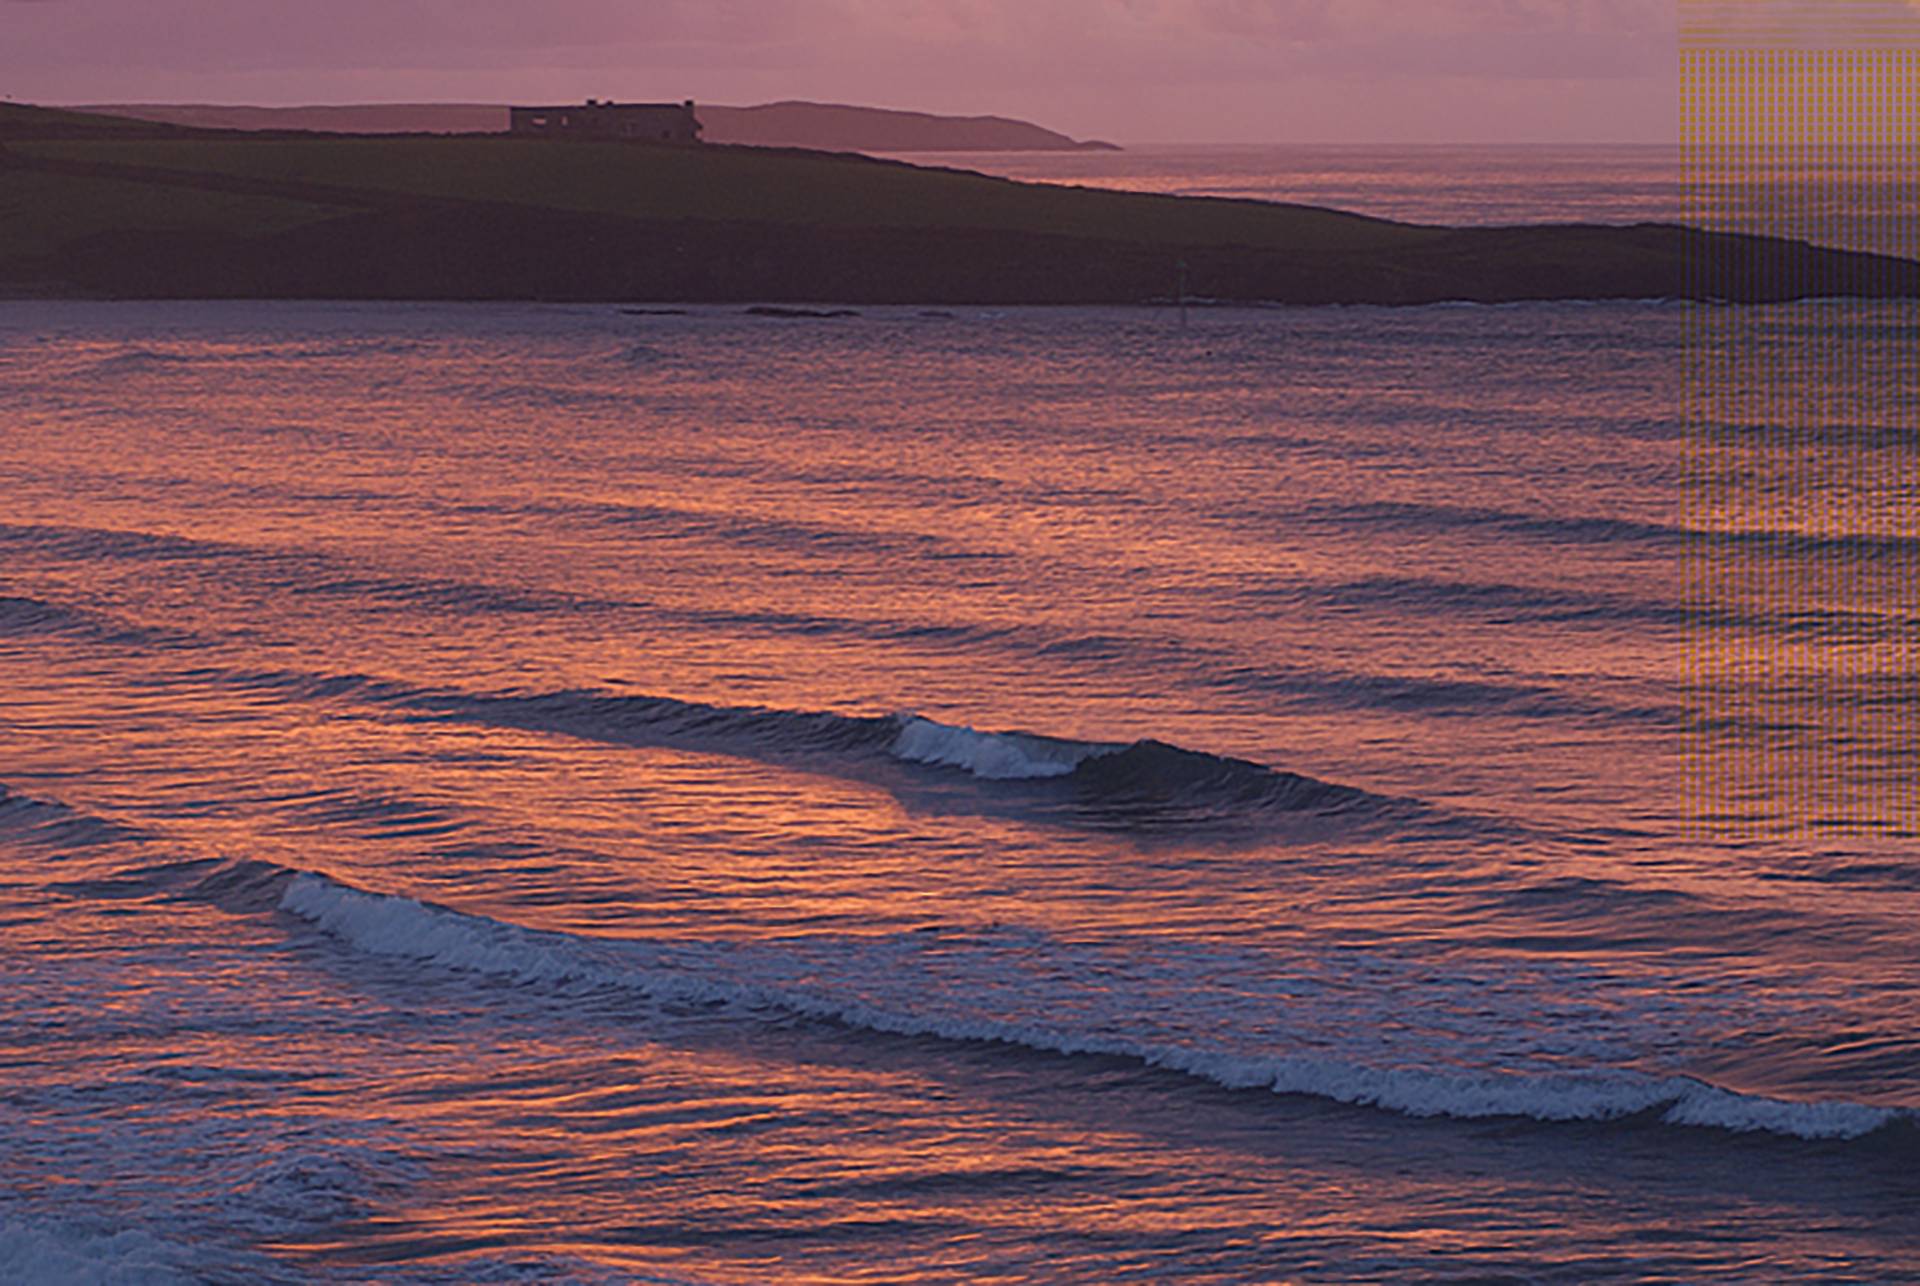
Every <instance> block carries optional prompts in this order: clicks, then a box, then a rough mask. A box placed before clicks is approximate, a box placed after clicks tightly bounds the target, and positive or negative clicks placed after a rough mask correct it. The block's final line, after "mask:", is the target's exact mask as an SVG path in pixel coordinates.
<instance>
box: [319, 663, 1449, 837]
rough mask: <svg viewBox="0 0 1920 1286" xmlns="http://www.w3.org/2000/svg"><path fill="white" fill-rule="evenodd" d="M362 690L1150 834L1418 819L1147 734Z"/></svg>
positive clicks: (1390, 802) (540, 726) (586, 698)
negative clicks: (934, 779)
mask: <svg viewBox="0 0 1920 1286" xmlns="http://www.w3.org/2000/svg"><path fill="white" fill-rule="evenodd" d="M350 690H351V689H350V688H342V687H340V686H339V685H338V683H335V684H334V685H332V686H331V687H330V688H329V691H331V692H334V693H337V694H345V693H346V692H347V691H350ZM363 692H364V695H367V696H370V697H374V698H375V699H379V700H383V701H385V702H388V703H391V704H398V705H402V706H406V707H408V708H410V709H413V710H417V711H425V712H431V713H435V714H438V715H440V716H442V717H445V718H451V719H464V720H471V721H474V722H481V723H498V724H504V725H507V726H511V727H517V728H530V729H535V730H541V731H549V732H559V733H563V734H566V735H570V736H578V737H583V738H588V739H592V740H599V741H611V742H615V743H619V744H630V745H657V746H668V747H672V748H679V749H691V750H703V751H711V752H717V753H722V754H731V755H736V756H739V757H742V758H749V759H758V760H761V761H763V762H772V763H776V764H780V765H783V766H789V767H797V768H800V769H802V770H805V771H813V772H822V773H827V774H832V775H842V776H850V777H854V778H856V779H860V780H867V781H875V782H877V784H881V785H886V786H893V785H900V784H903V783H900V782H899V781H898V779H897V778H895V777H891V776H889V775H886V774H879V775H876V773H875V772H874V771H873V769H874V765H875V764H876V763H884V762H891V763H893V764H895V765H902V764H904V765H912V766H916V767H921V768H931V769H936V770H940V769H945V770H954V771H958V772H961V773H964V774H966V775H967V776H969V777H971V778H973V779H975V780H976V781H978V782H980V783H984V784H985V786H986V787H987V788H988V789H989V790H990V791H991V790H992V789H993V788H996V787H997V788H999V792H998V794H997V795H994V796H991V798H996V799H998V801H999V802H1000V803H1001V804H1002V805H1004V806H1008V807H1015V808H1024V809H1028V810H1032V811H1035V812H1039V813H1042V814H1045V815H1048V816H1051V817H1053V818H1055V819H1062V818H1069V817H1071V818H1073V819H1075V820H1080V821H1087V820H1097V821H1100V822H1102V823H1113V822H1121V823H1124V824H1126V825H1129V826H1146V827H1151V826H1156V825H1174V826H1194V825H1219V824H1223V823H1233V822H1240V823H1248V822H1253V821H1257V820H1260V819H1261V818H1262V817H1263V816H1264V817H1266V818H1267V820H1276V818H1275V817H1274V815H1275V814H1289V815H1299V814H1309V813H1310V814H1314V815H1326V814H1332V813H1341V814H1346V815H1349V816H1351V815H1353V814H1357V813H1362V812H1364V813H1367V814H1369V815H1370V816H1372V817H1374V818H1376V819H1379V820H1396V819H1397V820H1410V819H1411V818H1412V817H1413V816H1414V815H1415V814H1417V813H1422V812H1423V811H1426V810H1422V809H1421V808H1420V807H1419V806H1418V805H1415V804H1413V803H1412V802H1411V801H1406V800H1394V799H1388V798H1386V797H1384V796H1377V795H1372V794H1369V793H1368V792H1366V791H1363V790H1359V789H1356V788H1354V787H1349V786H1342V785H1338V784H1335V783H1331V782H1325V781H1320V780H1318V779H1316V778H1312V777H1307V776H1303V775H1300V774H1297V773H1290V772H1285V771H1282V770H1279V769H1275V768H1269V767H1267V766H1265V765H1263V764H1257V763H1254V762H1252V761H1250V760H1245V759H1235V758H1231V757H1228V756H1223V755H1215V754H1210V753H1208V752H1205V751H1199V750H1188V749H1185V748H1182V747H1180V746H1175V745H1170V744H1168V743H1166V742H1163V741H1157V740H1153V739H1146V740H1141V741H1134V742H1125V743H1122V742H1095V741H1074V740H1069V739H1066V738H1060V737H1049V736H1044V735H1042V734H1039V733H1032V732H1023V731H1005V732H983V731H980V730H978V729H975V728H969V727H965V726H962V725H958V724H947V723H940V722H937V721H935V720H933V719H928V718H925V717H923V716H921V715H917V714H911V713H905V714H893V715H881V716H874V715H842V714H833V713H827V712H820V711H799V710H779V709H771V708H767V707H761V706H745V707H739V706H716V705H706V704H702V703H699V702H691V701H680V700H676V699H674V698H671V697H657V696H611V695H607V694H602V693H594V692H584V691H567V692H556V693H547V694H539V695H532V696H477V695H470V694H464V693H450V692H425V691H421V692H402V691H397V690H395V689H393V688H392V687H390V686H389V687H387V688H385V689H384V691H378V692H377V690H375V689H373V688H371V687H369V688H367V689H364V690H363ZM948 802H949V803H951V802H952V801H951V800H949V801H948Z"/></svg>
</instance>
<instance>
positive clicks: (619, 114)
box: [509, 98, 700, 143]
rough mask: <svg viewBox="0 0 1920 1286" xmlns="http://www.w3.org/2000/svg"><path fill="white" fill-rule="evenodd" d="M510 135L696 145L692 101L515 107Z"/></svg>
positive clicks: (697, 131)
mask: <svg viewBox="0 0 1920 1286" xmlns="http://www.w3.org/2000/svg"><path fill="white" fill-rule="evenodd" d="M509 110H510V111H511V113H512V122H513V123H512V125H511V127H510V128H511V132H512V133H515V134H522V135H527V136H529V137H534V138H590V139H609V138H625V139H643V140H645V141H647V142H650V143H698V142H699V141H700V121H699V118H697V117H696V116H695V115H694V114H693V100H692V99H691V98H689V99H688V100H687V101H686V102H684V103H610V102H601V101H599V100H597V99H592V98H589V99H588V100H587V101H586V103H585V105H584V106H582V105H579V104H575V105H573V106H571V107H515V108H511V109H509Z"/></svg>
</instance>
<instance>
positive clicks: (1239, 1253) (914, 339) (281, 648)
mask: <svg viewBox="0 0 1920 1286" xmlns="http://www.w3.org/2000/svg"><path fill="white" fill-rule="evenodd" d="M1729 319H1737V320H1729ZM1914 332H1915V319H1914V317H1913V315H1912V312H1911V309H1910V308H1908V307H1906V306H1904V305H1872V306H1866V305H1855V304H1842V303H1815V304H1807V305H1798V306H1792V307H1781V308H1769V309H1759V310H1750V311H1743V312H1734V311H1730V310H1709V311H1705V312H1696V311H1695V310H1691V309H1688V308H1684V307H1676V306H1668V305H1660V304H1637V305H1606V306H1582V305H1538V306H1525V307H1511V308H1474V307H1436V308H1420V309H1408V310H1381V309H1364V308H1360V309H1337V308H1329V309H1308V310H1275V311H1259V310H1202V311H1198V312H1196V313H1195V314H1194V315H1193V317H1192V318H1191V320H1190V321H1189V323H1188V324H1187V325H1186V326H1185V327H1184V328H1183V327H1182V326H1181V325H1180V324H1179V321H1178V319H1177V318H1176V317H1175V316H1173V315H1172V314H1171V313H1170V312H1167V311H1154V310H1118V309H1013V310H1003V311H983V310H970V309H969V310H917V309H876V310H869V311H867V312H866V313H865V314H864V315H862V316H860V317H855V318H842V319H836V320H831V321H787V320H777V319H770V318H765V317H752V316H745V315H743V314H741V313H740V312H739V311H737V310H733V309H726V308H696V309H692V310H690V311H689V312H687V313H686V314H684V315H656V316H634V315H627V314H623V313H622V312H620V311H619V310H618V309H614V308H605V307H543V306H533V305H528V306H514V307H502V306H437V305H418V306H358V305H329V304H248V303H200V304H190V303H176V304H105V303H73V304H62V303H50V302H33V303H13V304H0V389H4V402H3V403H0V435H4V436H3V442H4V451H0V498H3V500H0V782H3V783H4V791H5V793H4V796H0V965H3V966H4V971H5V973H4V991H0V997H4V999H0V1015H3V1016H4V1021H3V1022H0V1058H3V1059H4V1065H5V1068H6V1072H5V1078H4V1092H0V1156H4V1157H5V1159H6V1165H5V1171H4V1179H3V1180H0V1278H5V1279H8V1280H62V1281H67V1280H72V1281H101V1282H135V1281H137V1282H146V1281H172V1280H179V1281H215V1282H249V1283H251V1282H272V1281H286V1282H295V1281H310V1280H319V1281H399V1282H420V1281H424V1282H436V1281H522V1280H567V1281H574V1280H583V1281H594V1280H608V1281H624V1280H661V1281H722V1282H725V1281H766V1280H787V1279H809V1280H927V1281H980V1280H1026V1279H1048V1280H1084V1281H1099V1282H1111V1281H1121V1280H1168V1279H1177V1280H1195V1281H1221V1282H1228V1281H1234V1282H1237V1281H1254V1280H1301V1281H1353V1280H1406V1281H1425V1280H1431V1281H1541V1282H1560V1281H1565V1282H1590V1281H1598V1280H1643V1279H1647V1278H1654V1279H1669V1280H1671V1279H1712V1280H1767V1281H1783V1280H1794V1279H1804V1280H1819V1281H1829V1282H1830V1281H1888V1280H1898V1279H1902V1278H1907V1277H1910V1276H1911V1274H1912V1272H1913V1270H1914V1265H1915V1263H1916V1262H1920V1129H1917V1128H1916V1119H1915V1113H1916V1110H1920V970H1916V968H1915V963H1916V957H1917V956H1920V856H1917V848H1916V844H1917V840H1916V833H1917V831H1920V826H1917V825H1916V808H1915V792H1914V790H1913V783H1914V765H1913V757H1912V756H1913V746H1914V745H1915V744H1916V742H1917V741H1920V739H1917V738H1916V736H1915V732H1916V729H1915V723H1916V709H1917V704H1920V703H1917V702H1916V688H1915V675H1916V672H1917V670H1920V667H1917V665H1916V662H1917V661H1920V658H1917V657H1916V652H1915V649H1916V644H1915V639H1916V637H1920V634H1916V628H1915V627H1916V624H1917V623H1920V622H1917V620H1916V618H1917V616H1920V611H1917V610H1916V597H1915V591H1914V589H1913V585H1914V583H1915V580H1914V577H1913V572H1914V570H1915V561H1916V560H1915V553H1916V550H1920V529H1917V528H1916V526H1915V518H1914V515H1915V513H1916V512H1917V511H1920V510H1917V509H1916V500H1917V499H1920V497H1917V496H1916V480H1917V479H1920V469H1916V468H1915V460H1914V455H1915V448H1916V437H1915V432H1914V426H1913V424H1912V422H1911V418H1910V415H1909V414H1908V413H1907V411H1905V410H1902V409H1900V408H1910V407H1911V406H1912V405H1913V404H1914V398H1915V396H1916V389H1915V382H1916V380H1915V369H1914V365H1913V362H1912V357H1911V354H1912V352H1913V351H1914V345H1913V341H1914V337H1915V336H1914ZM1836 344H1840V345H1844V351H1845V353H1846V354H1847V362H1848V363H1849V365H1848V366H1847V371H1848V377H1847V378H1846V379H1845V380H1841V379H1838V378H1837V377H1835V376H1834V372H1833V369H1832V367H1831V366H1830V365H1825V364H1824V363H1830V362H1831V361H1832V359H1833V354H1834V352H1836V351H1838V350H1836V347H1835V345H1836ZM1728 361H1733V362H1738V363H1740V364H1741V369H1743V370H1747V371H1752V372H1758V373H1760V374H1763V375H1764V376H1765V379H1763V380H1757V381H1755V382H1754V387H1755V388H1756V389H1758V390H1759V391H1758V392H1756V393H1755V394H1754V395H1753V396H1752V397H1736V396H1731V395H1729V394H1727V393H1726V392H1725V388H1726V385H1727V382H1726V381H1725V380H1724V379H1721V380H1716V378H1715V376H1714V373H1715V372H1716V371H1719V372H1721V373H1722V374H1724V369H1725V365H1724V364H1725V362H1728ZM1716 363H1719V364H1718V365H1716ZM1703 372H1704V374H1703Z"/></svg>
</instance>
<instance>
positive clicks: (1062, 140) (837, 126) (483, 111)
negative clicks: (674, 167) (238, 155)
mask: <svg viewBox="0 0 1920 1286" xmlns="http://www.w3.org/2000/svg"><path fill="white" fill-rule="evenodd" d="M74 110H75V111H80V112H87V113H96V114H100V115H107V116H119V117H125V118H128V119H132V120H142V121H153V122H159V123H163V124H168V125H187V126H193V127H196V128H200V129H229V130H318V131H322V132H328V133H346V134H499V133H503V132H505V130H506V128H507V112H508V107H507V105H505V104H499V103H371V104H362V105H356V106H343V107H226V106H215V105H210V104H205V103H127V104H102V105H99V106H90V107H79V108H75V109H74ZM697 110H698V114H699V117H700V124H701V126H702V127H703V136H704V137H705V139H706V141H707V142H709V143H735V144H741V145H743V146H748V147H806V148H816V149H819V150H821V151H827V152H1085V151H1113V150H1117V149H1115V147H1114V145H1113V144H1112V143H1103V142H1098V141H1087V142H1082V141H1081V140H1079V139H1073V138H1069V137H1067V136H1066V135H1065V134H1060V133H1056V132H1055V131H1053V130H1050V129H1045V128H1042V127H1041V126H1039V125H1035V124H1032V123H1031V122H1028V121H1020V120H1012V119H1009V118H1007V117H1004V116H936V115H933V114H931V113H928V112H902V111H894V110H891V109H887V108H879V107H851V106H848V105H846V104H844V103H803V102H780V103H762V104H760V105H758V106H755V107H719V106H713V105H710V104H706V103H701V104H699V105H698V109H697Z"/></svg>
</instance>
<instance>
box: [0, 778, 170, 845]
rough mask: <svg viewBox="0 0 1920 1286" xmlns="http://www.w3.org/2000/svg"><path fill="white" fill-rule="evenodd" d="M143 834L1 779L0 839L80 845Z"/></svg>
mask: <svg viewBox="0 0 1920 1286" xmlns="http://www.w3.org/2000/svg"><path fill="white" fill-rule="evenodd" d="M146 838H148V836H147V834H146V832H144V831H141V830H139V829H137V828H135V827H132V826H127V825H125V824H123V823H121V822H116V821H112V820H110V819H108V818H105V817H95V816H93V815H92V814H90V813H83V812H80V811H79V810H77V809H73V808H69V807H67V806H66V805H65V804H61V803H56V802H54V801H52V800H45V799H36V798H34V797H32V796H30V795H22V794H19V793H17V792H15V791H13V790H12V789H10V788H9V787H8V786H7V784H6V783H5V782H0V841H7V842H11V843H17V844H32V845H34V846H36V847H44V848H54V849H80V848H93V847H96V846H99V845H102V844H116V843H120V842H122V841H126V840H142V839H146Z"/></svg>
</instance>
